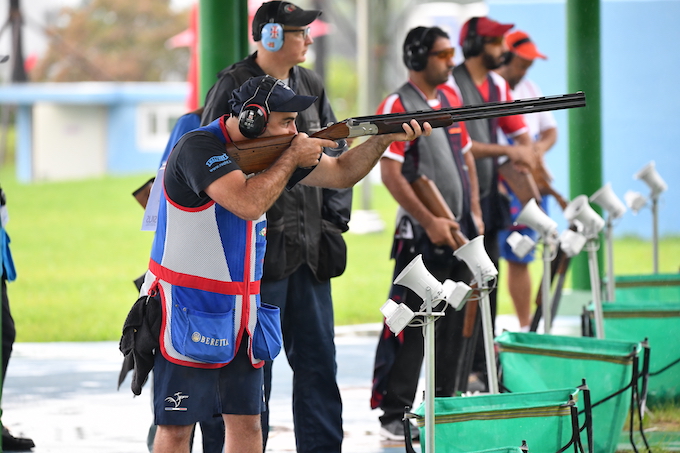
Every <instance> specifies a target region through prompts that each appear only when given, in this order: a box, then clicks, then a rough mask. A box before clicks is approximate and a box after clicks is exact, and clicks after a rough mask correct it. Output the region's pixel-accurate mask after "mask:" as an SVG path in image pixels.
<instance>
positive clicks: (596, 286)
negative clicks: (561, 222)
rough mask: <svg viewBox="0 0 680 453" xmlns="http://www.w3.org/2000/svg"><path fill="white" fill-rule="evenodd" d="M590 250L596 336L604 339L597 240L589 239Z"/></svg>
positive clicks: (589, 263)
mask: <svg viewBox="0 0 680 453" xmlns="http://www.w3.org/2000/svg"><path fill="white" fill-rule="evenodd" d="M586 247H587V250H588V268H589V270H590V287H591V293H592V296H593V305H594V306H595V327H596V330H597V332H596V336H597V338H599V339H602V338H604V314H603V313H602V300H601V298H600V273H599V270H598V267H597V248H598V247H597V240H596V239H588V243H587V244H586Z"/></svg>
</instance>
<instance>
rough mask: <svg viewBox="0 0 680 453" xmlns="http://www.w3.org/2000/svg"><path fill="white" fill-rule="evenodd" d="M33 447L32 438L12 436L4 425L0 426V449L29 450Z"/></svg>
mask: <svg viewBox="0 0 680 453" xmlns="http://www.w3.org/2000/svg"><path fill="white" fill-rule="evenodd" d="M33 447H35V444H34V443H33V440H32V439H28V438H26V437H14V436H13V435H12V434H10V432H9V430H8V429H7V428H5V427H3V428H2V450H1V451H30V450H31V448H33Z"/></svg>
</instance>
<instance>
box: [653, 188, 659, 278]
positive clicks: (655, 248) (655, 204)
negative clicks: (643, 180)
mask: <svg viewBox="0 0 680 453" xmlns="http://www.w3.org/2000/svg"><path fill="white" fill-rule="evenodd" d="M658 208H659V197H658V195H654V194H652V247H653V253H654V255H653V256H654V273H655V274H658V273H659V217H658V215H659V212H658Z"/></svg>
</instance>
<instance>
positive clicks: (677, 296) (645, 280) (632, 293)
mask: <svg viewBox="0 0 680 453" xmlns="http://www.w3.org/2000/svg"><path fill="white" fill-rule="evenodd" d="M614 281H615V288H614V296H615V298H616V301H617V302H619V301H621V302H626V301H648V300H654V301H659V302H680V274H649V275H617V276H616V277H615V278H614Z"/></svg>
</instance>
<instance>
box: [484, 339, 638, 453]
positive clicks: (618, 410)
mask: <svg viewBox="0 0 680 453" xmlns="http://www.w3.org/2000/svg"><path fill="white" fill-rule="evenodd" d="M496 343H497V344H498V346H499V360H500V363H501V370H502V374H501V383H502V386H503V388H504V389H507V390H508V391H511V392H528V391H539V390H549V389H554V388H563V387H565V386H566V385H568V384H569V383H573V382H576V381H579V380H580V379H585V380H586V382H587V384H588V388H589V389H590V397H591V401H592V406H593V407H592V417H593V422H592V424H593V441H594V442H593V444H594V451H595V453H613V452H614V451H616V446H617V444H618V441H619V437H620V434H621V432H622V430H623V428H624V424H625V421H626V415H627V414H628V413H629V411H630V409H631V394H632V386H631V381H632V379H633V376H634V375H635V377H636V378H637V376H638V373H635V370H636V367H637V369H639V365H638V361H637V360H636V359H637V357H639V356H640V353H641V351H642V347H641V345H640V343H633V342H629V341H614V340H600V339H596V338H586V337H568V336H558V335H539V334H536V333H519V332H504V333H502V334H501V335H499V336H498V337H496ZM623 389H626V390H624V391H621V390H623ZM620 391H621V392H620ZM617 392H620V393H618V394H617V395H616V396H611V395H614V394H616V393H617Z"/></svg>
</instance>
